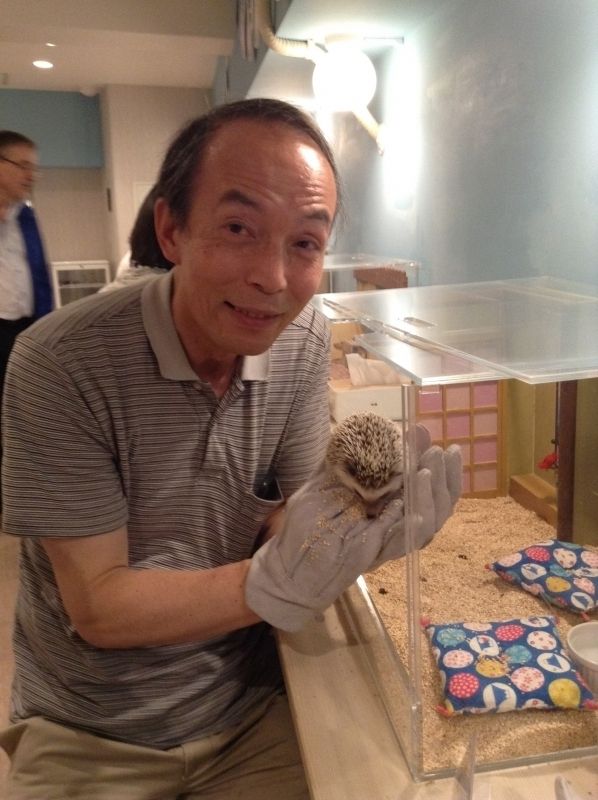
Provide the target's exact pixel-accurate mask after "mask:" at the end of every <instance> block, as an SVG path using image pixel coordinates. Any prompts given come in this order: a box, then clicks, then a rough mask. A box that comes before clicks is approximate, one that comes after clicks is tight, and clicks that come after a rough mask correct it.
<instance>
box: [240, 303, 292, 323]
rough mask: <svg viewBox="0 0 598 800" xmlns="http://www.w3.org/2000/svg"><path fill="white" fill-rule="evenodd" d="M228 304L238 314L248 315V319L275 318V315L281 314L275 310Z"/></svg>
mask: <svg viewBox="0 0 598 800" xmlns="http://www.w3.org/2000/svg"><path fill="white" fill-rule="evenodd" d="M227 305H228V306H230V307H231V308H232V309H233V311H236V312H237V314H242V315H243V316H244V317H247V318H248V319H264V320H267V319H274V318H275V317H278V316H279V315H278V313H276V312H274V311H260V310H259V309H256V308H243V307H241V306H235V305H233V304H232V303H227Z"/></svg>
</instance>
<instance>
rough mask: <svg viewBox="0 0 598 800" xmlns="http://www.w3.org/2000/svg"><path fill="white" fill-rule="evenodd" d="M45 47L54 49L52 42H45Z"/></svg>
mask: <svg viewBox="0 0 598 800" xmlns="http://www.w3.org/2000/svg"><path fill="white" fill-rule="evenodd" d="M46 47H56V45H55V44H54V42H46Z"/></svg>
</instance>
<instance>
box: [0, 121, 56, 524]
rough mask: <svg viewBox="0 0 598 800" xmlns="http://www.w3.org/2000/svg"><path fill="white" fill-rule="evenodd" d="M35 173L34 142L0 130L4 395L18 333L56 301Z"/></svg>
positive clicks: (0, 373)
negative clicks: (34, 194) (32, 199)
mask: <svg viewBox="0 0 598 800" xmlns="http://www.w3.org/2000/svg"><path fill="white" fill-rule="evenodd" d="M36 173H37V148H36V146H35V142H32V141H31V139H28V138H27V137H26V136H23V134H21V133H16V132H15V131H6V130H0V398H1V397H2V389H3V386H4V374H5V372H6V365H7V362H8V356H9V355H10V351H11V349H12V346H13V344H14V341H15V339H16V337H17V335H18V334H19V333H20V332H21V331H23V330H25V328H27V327H28V326H29V325H31V323H32V322H34V320H36V319H38V318H39V317H41V316H43V315H44V314H47V313H48V311H51V310H52V305H53V302H52V289H51V286H50V278H49V270H48V264H47V262H46V256H45V254H44V247H43V244H42V239H41V236H40V232H39V229H38V226H37V222H36V219H35V214H34V213H33V209H32V208H31V206H29V205H28V204H27V203H26V202H25V201H26V199H27V198H28V197H29V195H30V194H31V190H32V188H33V183H34V181H35V177H36ZM0 425H1V417H0ZM0 453H1V450H0ZM0 509H1V495H0Z"/></svg>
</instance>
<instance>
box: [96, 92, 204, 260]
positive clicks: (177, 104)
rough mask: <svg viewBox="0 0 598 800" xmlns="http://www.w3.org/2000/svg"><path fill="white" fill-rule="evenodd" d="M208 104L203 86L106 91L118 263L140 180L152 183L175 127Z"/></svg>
mask: <svg viewBox="0 0 598 800" xmlns="http://www.w3.org/2000/svg"><path fill="white" fill-rule="evenodd" d="M208 107H209V103H208V93H207V91H206V90H203V89H175V88H163V87H151V86H108V87H106V88H105V89H104V90H103V92H102V97H101V108H102V131H103V137H104V153H105V159H106V162H105V164H106V168H105V179H106V189H108V190H109V192H110V195H111V201H112V209H111V211H110V212H109V214H108V229H109V238H110V247H109V259H110V261H111V262H112V265H113V267H114V266H115V265H117V264H118V262H119V261H120V259H121V257H122V255H123V254H124V253H125V252H126V250H127V249H128V247H127V240H128V236H129V232H130V230H131V227H132V225H133V222H134V220H135V213H136V210H137V209H136V184H137V186H138V187H139V184H143V183H147V184H148V185H149V184H150V183H153V181H154V180H155V178H156V175H157V172H158V169H159V166H160V163H161V160H162V156H163V155H164V152H165V150H166V148H167V146H168V144H169V142H170V140H171V139H172V138H173V136H174V134H175V133H176V131H177V130H178V129H179V128H180V127H181V126H182V125H183V124H184V123H185V122H187V121H188V120H190V119H191V118H192V117H196V116H198V115H200V114H202V113H204V112H205V111H206V110H207V109H208Z"/></svg>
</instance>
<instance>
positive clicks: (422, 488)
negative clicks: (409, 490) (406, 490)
mask: <svg viewBox="0 0 598 800" xmlns="http://www.w3.org/2000/svg"><path fill="white" fill-rule="evenodd" d="M415 433H416V443H417V453H418V461H417V467H418V472H417V478H416V497H417V499H416V503H415V505H416V508H415V509H414V510H415V513H416V514H418V515H419V516H420V517H421V522H420V523H419V531H418V538H419V539H422V540H423V542H422V545H420V546H423V543H425V542H427V541H429V540H430V539H431V538H432V537H433V536H434V534H435V533H437V532H438V531H439V530H440V529H441V528H442V526H443V525H444V523H445V522H446V521H447V519H448V518H449V517H450V516H451V514H452V513H453V508H454V507H455V503H456V502H457V500H458V499H459V495H460V494H461V480H462V471H463V464H462V457H461V448H460V447H459V445H456V444H451V445H450V446H449V447H447V449H446V450H443V449H442V448H441V447H439V446H438V445H434V446H430V445H431V439H430V434H429V433H428V430H427V429H426V428H425V427H424V426H423V425H417V426H416V431H415Z"/></svg>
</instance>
